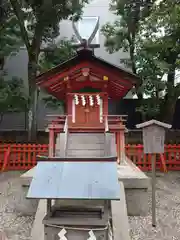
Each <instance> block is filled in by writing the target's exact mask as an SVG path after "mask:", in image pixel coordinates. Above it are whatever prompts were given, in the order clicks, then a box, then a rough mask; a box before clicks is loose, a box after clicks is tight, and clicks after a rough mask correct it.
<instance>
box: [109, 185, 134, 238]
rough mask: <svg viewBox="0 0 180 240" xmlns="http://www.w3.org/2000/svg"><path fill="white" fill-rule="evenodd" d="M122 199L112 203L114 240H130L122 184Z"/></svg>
mask: <svg viewBox="0 0 180 240" xmlns="http://www.w3.org/2000/svg"><path fill="white" fill-rule="evenodd" d="M120 191H121V199H120V201H111V211H112V223H113V234H114V240H121V239H123V240H130V235H129V222H128V215H127V205H126V199H125V191H124V185H123V183H122V182H120Z"/></svg>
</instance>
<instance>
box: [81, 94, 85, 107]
mask: <svg viewBox="0 0 180 240" xmlns="http://www.w3.org/2000/svg"><path fill="white" fill-rule="evenodd" d="M81 100H82V105H83V106H85V105H86V99H85V96H84V95H82V96H81Z"/></svg>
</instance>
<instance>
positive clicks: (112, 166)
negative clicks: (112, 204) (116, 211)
mask: <svg viewBox="0 0 180 240" xmlns="http://www.w3.org/2000/svg"><path fill="white" fill-rule="evenodd" d="M92 173H93V174H92ZM107 176H108V177H107ZM27 198H40V199H44V198H52V199H119V198H120V193H119V183H118V175H117V164H116V163H115V162H103V163H102V162H65V163H62V162H58V163H57V162H56V163H52V162H39V163H38V164H37V167H36V172H35V176H34V178H33V180H32V182H31V185H30V188H29V191H28V195H27Z"/></svg>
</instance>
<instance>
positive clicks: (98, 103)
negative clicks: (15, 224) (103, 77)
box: [96, 95, 101, 105]
mask: <svg viewBox="0 0 180 240" xmlns="http://www.w3.org/2000/svg"><path fill="white" fill-rule="evenodd" d="M96 100H97V105H100V101H101V99H100V96H99V95H96Z"/></svg>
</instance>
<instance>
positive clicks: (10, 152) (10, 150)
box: [0, 144, 180, 171]
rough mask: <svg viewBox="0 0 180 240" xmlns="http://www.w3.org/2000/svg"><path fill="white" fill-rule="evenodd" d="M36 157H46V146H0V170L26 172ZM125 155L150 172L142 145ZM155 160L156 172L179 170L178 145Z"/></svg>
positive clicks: (171, 146)
mask: <svg viewBox="0 0 180 240" xmlns="http://www.w3.org/2000/svg"><path fill="white" fill-rule="evenodd" d="M37 155H44V156H47V155H48V144H0V170H1V171H8V170H28V169H30V168H32V167H33V166H35V165H36V156H37ZM126 155H127V157H128V158H130V159H131V160H132V161H133V162H134V163H135V164H136V165H137V166H138V167H139V168H140V169H141V170H143V171H150V170H151V155H150V154H148V155H145V154H144V153H143V145H126ZM156 159H157V161H156V169H157V170H162V169H164V170H165V168H166V167H167V170H169V171H171V170H180V145H166V146H165V153H164V154H162V155H160V154H157V155H156ZM163 160H164V163H165V164H164V163H163Z"/></svg>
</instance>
